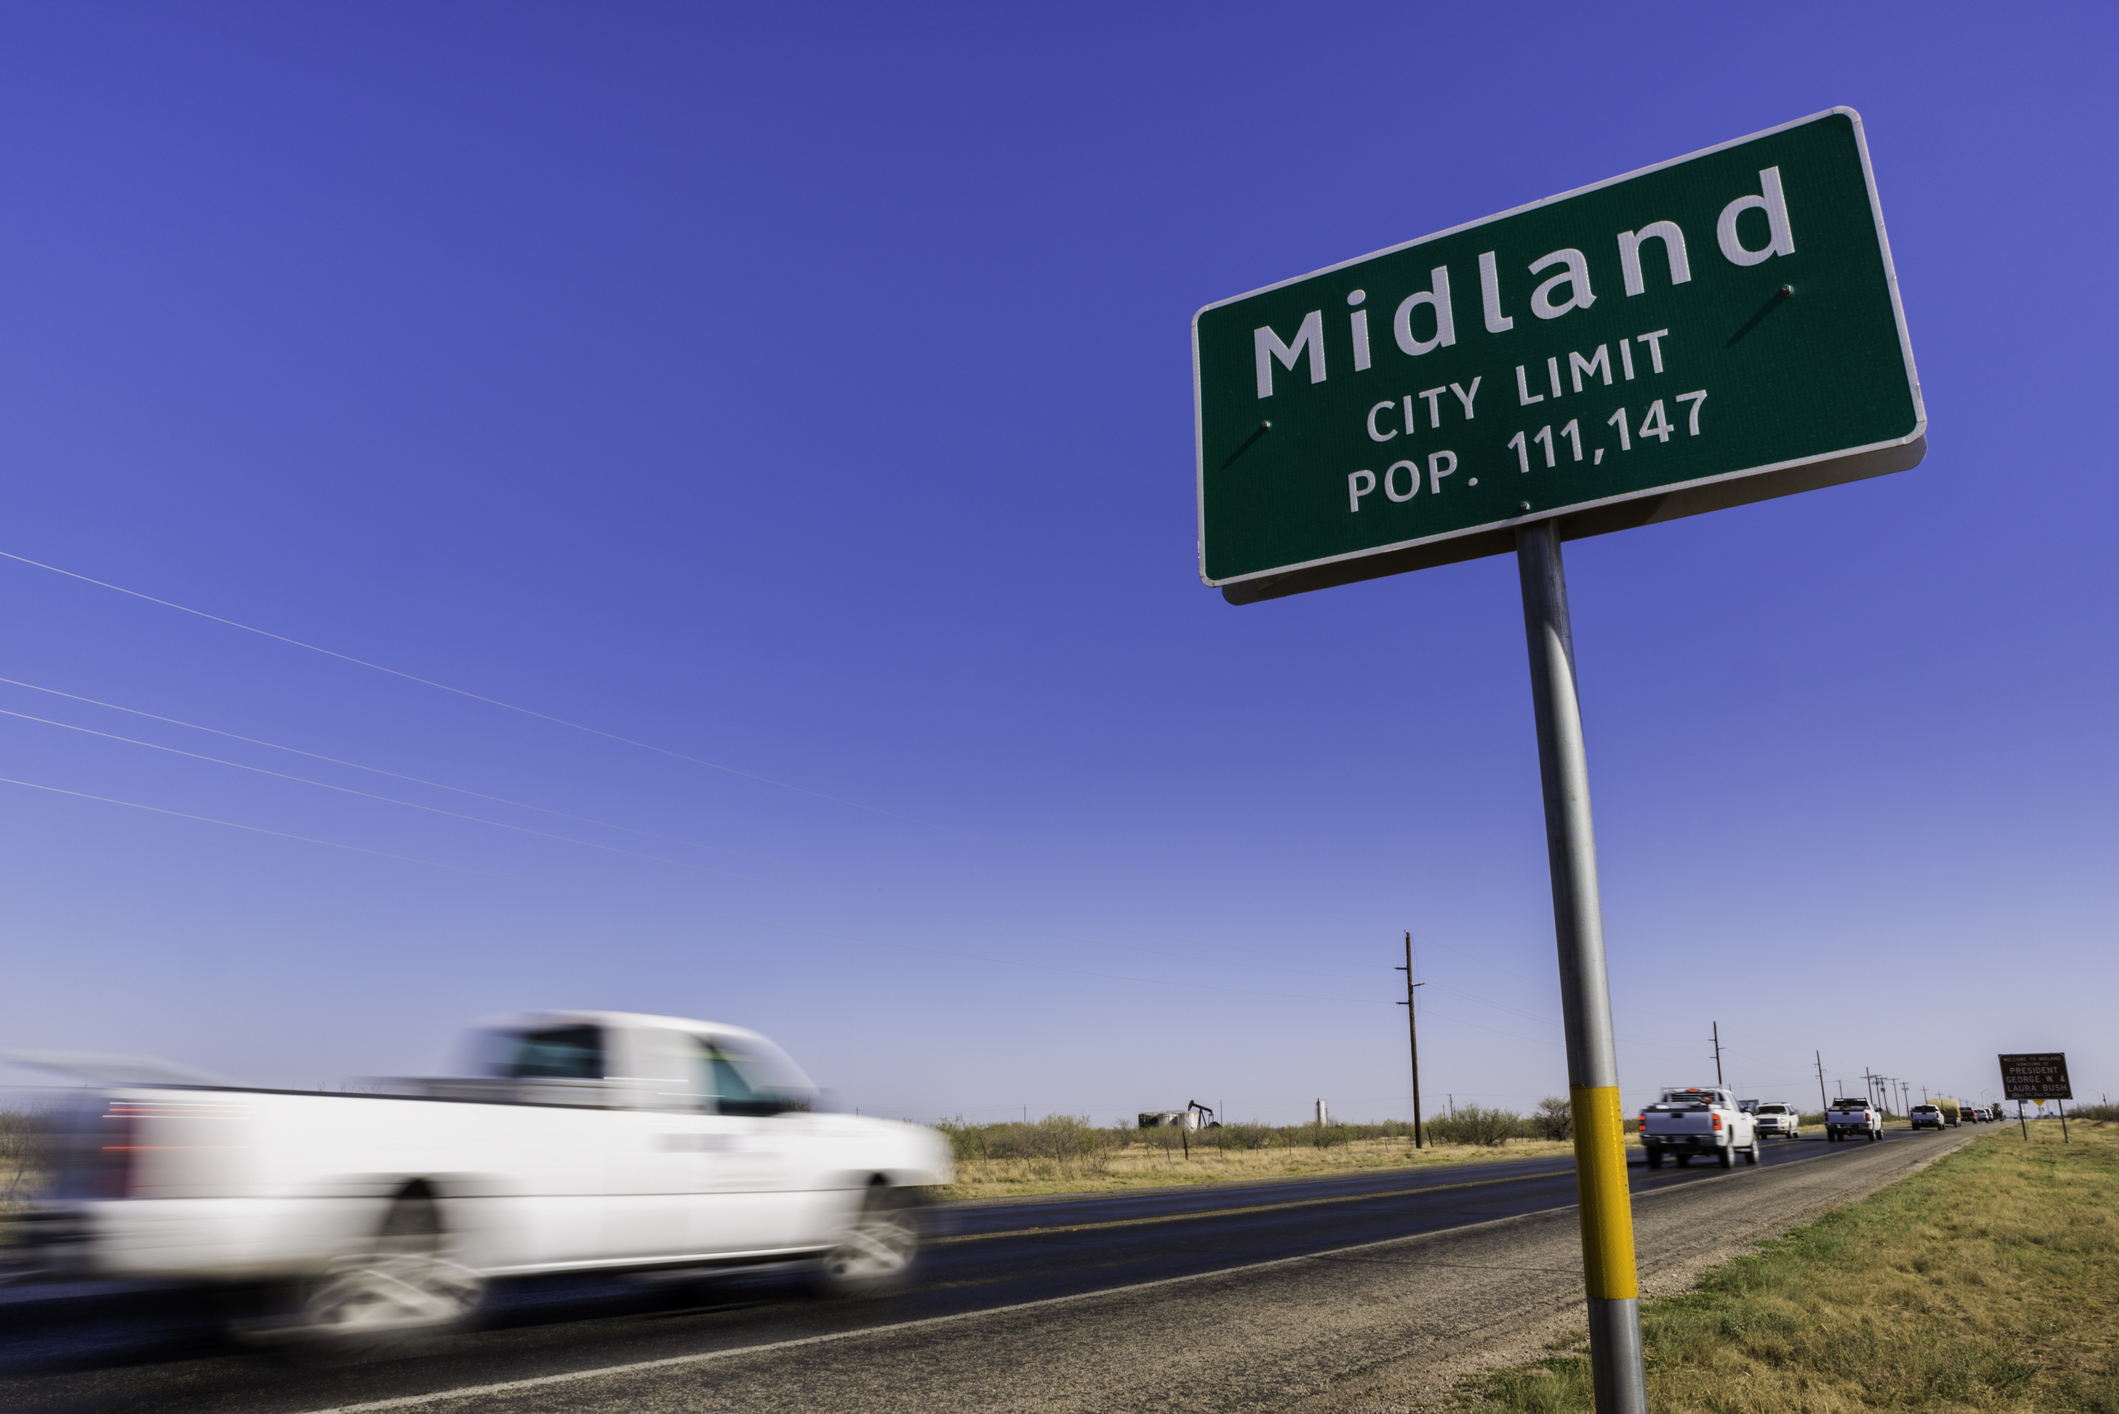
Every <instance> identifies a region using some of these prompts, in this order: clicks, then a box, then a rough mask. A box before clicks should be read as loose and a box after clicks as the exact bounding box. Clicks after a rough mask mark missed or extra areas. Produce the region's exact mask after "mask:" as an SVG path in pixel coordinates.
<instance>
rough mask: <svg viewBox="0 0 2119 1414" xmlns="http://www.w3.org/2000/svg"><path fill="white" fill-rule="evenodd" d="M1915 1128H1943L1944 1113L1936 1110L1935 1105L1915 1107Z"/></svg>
mask: <svg viewBox="0 0 2119 1414" xmlns="http://www.w3.org/2000/svg"><path fill="white" fill-rule="evenodd" d="M1913 1127H1914V1128H1915V1129H1940V1128H1942V1111H1941V1110H1938V1109H1936V1108H1935V1106H1933V1105H1915V1106H1914V1107H1913Z"/></svg>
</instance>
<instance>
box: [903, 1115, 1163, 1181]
mask: <svg viewBox="0 0 2119 1414" xmlns="http://www.w3.org/2000/svg"><path fill="white" fill-rule="evenodd" d="M934 1127H935V1129H936V1130H938V1131H939V1132H940V1133H941V1134H942V1135H943V1136H945V1137H946V1138H947V1139H948V1140H949V1147H950V1149H951V1151H952V1152H953V1153H954V1154H955V1155H956V1157H957V1159H958V1160H960V1161H964V1160H975V1159H1026V1160H1042V1161H1045V1162H1047V1163H1056V1164H1059V1165H1061V1166H1062V1167H1069V1168H1072V1167H1079V1166H1084V1165H1086V1166H1087V1167H1090V1168H1093V1169H1098V1170H1101V1169H1102V1168H1104V1167H1105V1166H1106V1165H1108V1164H1109V1163H1110V1161H1111V1156H1112V1155H1113V1154H1114V1153H1116V1152H1117V1151H1118V1150H1119V1149H1120V1148H1122V1147H1124V1145H1125V1142H1126V1140H1127V1138H1129V1137H1130V1135H1127V1134H1121V1133H1117V1132H1114V1131H1112V1130H1109V1129H1102V1128H1099V1127H1097V1126H1096V1125H1094V1124H1092V1123H1090V1121H1089V1118H1088V1116H1086V1115H1046V1116H1045V1117H1044V1118H1043V1119H1036V1120H1032V1121H1030V1122H1029V1123H1027V1124H1024V1123H1021V1122H1017V1121H1004V1122H1002V1123H999V1124H972V1123H969V1122H967V1121H966V1120H965V1119H964V1117H963V1116H962V1115H958V1116H957V1117H956V1118H955V1119H947V1120H942V1121H940V1122H938V1123H937V1124H936V1125H935V1126H934Z"/></svg>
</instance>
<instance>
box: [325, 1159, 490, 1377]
mask: <svg viewBox="0 0 2119 1414" xmlns="http://www.w3.org/2000/svg"><path fill="white" fill-rule="evenodd" d="M451 1248H452V1244H451V1242H450V1241H449V1235H448V1233H447V1231H446V1230H445V1229H444V1228H443V1226H442V1222H441V1213H440V1211H439V1209H438V1208H437V1206H436V1204H435V1202H434V1198H433V1196H432V1195H431V1194H428V1193H425V1192H420V1191H413V1192H408V1193H406V1194H405V1195H403V1196H401V1197H400V1198H398V1199H397V1201H396V1202H394V1203H392V1204H391V1205H390V1211H389V1213H388V1214H386V1215H385V1216H384V1218H383V1223H382V1228H381V1230H380V1231H378V1232H377V1234H376V1236H375V1237H374V1239H373V1240H371V1241H370V1242H368V1243H367V1244H365V1245H364V1246H363V1247H361V1248H360V1249H359V1250H358V1251H354V1252H349V1253H347V1254H345V1255H344V1256H342V1257H340V1258H339V1259H338V1260H336V1261H334V1262H333V1263H332V1264H331V1266H330V1267H328V1268H327V1269H326V1270H325V1271H324V1272H323V1274H322V1275H321V1276H319V1277H317V1278H316V1279H315V1280H314V1281H313V1282H312V1283H310V1285H309V1286H308V1287H307V1288H306V1289H304V1290H303V1291H302V1292H301V1293H300V1295H299V1302H298V1305H297V1307H296V1310H295V1312H294V1319H293V1322H292V1329H291V1332H290V1333H291V1334H293V1335H295V1336H296V1337H298V1338H300V1339H301V1340H303V1341H304V1342H306V1343H309V1344H312V1345H320V1346H325V1347H328V1348H331V1349H337V1350H344V1349H351V1348H375V1347H383V1346H389V1345H392V1344H396V1343H399V1342H402V1341H404V1340H407V1339H409V1338H412V1337H417V1336H431V1335H441V1334H446V1333H447V1332H449V1331H453V1330H457V1329H460V1328H461V1327H462V1326H463V1325H464V1324H465V1323H466V1322H468V1321H469V1320H470V1318H471V1315H472V1313H473V1312H475V1311H476V1310H477V1309H478V1306H479V1303H480V1302H482V1301H483V1300H484V1299H485V1293H486V1283H485V1279H484V1278H483V1277H481V1276H480V1275H479V1274H478V1273H476V1272H474V1271H472V1270H470V1269H469V1268H467V1267H463V1266H460V1265H458V1264H457V1263H456V1262H455V1261H453V1260H451V1257H452V1251H451Z"/></svg>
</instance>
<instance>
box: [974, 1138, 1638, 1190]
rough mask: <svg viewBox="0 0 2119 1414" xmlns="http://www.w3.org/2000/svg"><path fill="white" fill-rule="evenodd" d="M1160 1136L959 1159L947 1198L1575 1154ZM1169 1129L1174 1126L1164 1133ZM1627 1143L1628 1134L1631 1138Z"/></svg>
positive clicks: (1516, 1144)
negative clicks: (1076, 1155) (1049, 1152)
mask: <svg viewBox="0 0 2119 1414" xmlns="http://www.w3.org/2000/svg"><path fill="white" fill-rule="evenodd" d="M1145 1132H1146V1133H1148V1134H1151V1135H1157V1138H1156V1139H1155V1140H1153V1141H1151V1142H1137V1141H1136V1142H1132V1143H1129V1144H1127V1145H1126V1146H1125V1147H1123V1148H1117V1147H1115V1146H1114V1148H1113V1149H1111V1150H1110V1151H1109V1152H1107V1153H1103V1154H1100V1155H1098V1156H1096V1158H1095V1159H1093V1160H1089V1159H1084V1160H1081V1161H1075V1162H1069V1161H1066V1160H1059V1159H1045V1158H1009V1159H976V1158H973V1159H959V1160H958V1161H957V1181H956V1183H955V1184H953V1185H952V1186H950V1187H949V1188H946V1189H944V1190H942V1195H941V1196H944V1197H950V1198H997V1197H1002V1196H1016V1195H1029V1194H1035V1193H1102V1192H1116V1191H1119V1190H1123V1189H1128V1188H1150V1187H1156V1186H1160V1185H1169V1184H1182V1183H1221V1182H1233V1181H1240V1180H1243V1179H1265V1178H1291V1177H1297V1176H1300V1175H1303V1174H1326V1173H1353V1172H1358V1171H1360V1170H1364V1169H1387V1168H1400V1169H1413V1168H1428V1167H1433V1166H1436V1165H1440V1164H1473V1163H1492V1162H1495V1161H1497V1160H1502V1159H1535V1158H1545V1157H1552V1156H1567V1155H1572V1154H1573V1153H1574V1145H1573V1144H1572V1143H1556V1142H1553V1141H1550V1140H1539V1139H1510V1140H1508V1141H1507V1142H1505V1143H1503V1144H1500V1145H1494V1146H1485V1145H1469V1144H1448V1145H1430V1146H1428V1147H1427V1148H1424V1149H1419V1150H1415V1149H1414V1148H1413V1141H1412V1140H1411V1139H1410V1138H1390V1139H1355V1140H1350V1141H1348V1142H1346V1143H1340V1144H1333V1145H1331V1146H1329V1147H1325V1148H1319V1147H1317V1146H1315V1145H1304V1144H1295V1145H1274V1146H1272V1147H1269V1148H1256V1149H1240V1150H1231V1149H1214V1148H1209V1147H1207V1146H1206V1145H1204V1144H1201V1143H1198V1142H1194V1143H1193V1145H1192V1150H1191V1155H1190V1157H1189V1158H1187V1157H1186V1155H1185V1152H1184V1149H1183V1147H1182V1145H1181V1144H1180V1143H1179V1141H1177V1140H1176V1139H1175V1138H1174V1137H1172V1138H1171V1139H1170V1141H1169V1142H1170V1145H1171V1147H1170V1148H1169V1149H1167V1150H1166V1149H1165V1148H1164V1147H1163V1145H1162V1138H1161V1135H1160V1134H1158V1132H1157V1131H1154V1130H1149V1131H1145ZM1162 1133H1163V1134H1172V1135H1174V1131H1163V1132H1162ZM1628 1142H1629V1143H1630V1142H1632V1141H1631V1140H1629V1141H1628Z"/></svg>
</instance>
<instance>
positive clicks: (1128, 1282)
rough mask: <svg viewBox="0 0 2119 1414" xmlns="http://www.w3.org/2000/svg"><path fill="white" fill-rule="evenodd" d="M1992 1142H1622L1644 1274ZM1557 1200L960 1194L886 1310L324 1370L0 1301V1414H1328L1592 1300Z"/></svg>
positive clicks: (759, 1292)
mask: <svg viewBox="0 0 2119 1414" xmlns="http://www.w3.org/2000/svg"><path fill="white" fill-rule="evenodd" d="M1986 1132H1989V1131H1988V1129H1987V1128H1986V1127H1984V1126H1982V1127H1977V1128H1970V1127H1968V1128H1967V1129H1964V1130H1960V1131H1948V1132H1945V1133H1944V1134H1941V1135H1937V1134H1933V1133H1929V1134H1920V1135H1914V1134H1910V1133H1907V1132H1906V1131H1904V1130H1894V1131H1892V1132H1891V1133H1890V1134H1889V1135H1888V1137H1887V1138H1886V1139H1885V1140H1884V1141H1883V1142H1882V1143H1879V1144H1833V1145H1828V1144H1825V1143H1823V1142H1822V1141H1821V1140H1819V1139H1805V1140H1803V1141H1798V1142H1793V1143H1782V1144H1769V1145H1768V1146H1767V1147H1766V1153H1765V1160H1764V1163H1763V1164H1761V1165H1760V1166H1759V1167H1757V1168H1751V1167H1747V1166H1744V1165H1741V1164H1740V1165H1738V1167H1736V1168H1735V1169H1734V1170H1729V1171H1725V1170H1722V1169H1720V1168H1718V1167H1716V1166H1715V1165H1713V1164H1711V1163H1706V1164H1703V1163H1697V1162H1696V1163H1695V1164H1693V1165H1692V1166H1690V1167H1688V1168H1684V1169H1678V1168H1675V1167H1669V1166H1666V1167H1665V1168H1663V1169H1662V1170H1660V1171H1657V1172H1650V1171H1649V1170H1648V1169H1647V1168H1646V1167H1645V1165H1643V1164H1642V1163H1641V1161H1640V1159H1639V1157H1638V1156H1636V1157H1635V1159H1634V1165H1633V1172H1632V1174H1631V1181H1632V1186H1633V1192H1634V1195H1635V1208H1636V1223H1637V1226H1638V1227H1639V1229H1640V1242H1641V1249H1642V1266H1643V1271H1644V1273H1647V1274H1653V1273H1654V1272H1655V1271H1656V1270H1658V1269H1659V1265H1660V1267H1661V1268H1664V1269H1671V1268H1673V1266H1674V1264H1675V1265H1679V1266H1681V1265H1683V1264H1684V1263H1685V1262H1686V1261H1687V1260H1696V1259H1698V1258H1700V1256H1701V1254H1703V1253H1705V1254H1710V1255H1711V1254H1712V1253H1714V1252H1719V1251H1725V1250H1726V1249H1728V1248H1729V1247H1730V1246H1731V1245H1732V1243H1734V1244H1736V1245H1741V1243H1742V1242H1743V1241H1748V1240H1755V1238H1756V1237H1758V1236H1764V1235H1767V1233H1768V1232H1770V1231H1777V1230H1779V1229H1780V1228H1784V1227H1786V1226H1787V1225H1788V1224H1790V1223H1792V1222H1795V1221H1800V1220H1801V1219H1802V1218H1803V1217H1805V1216H1808V1215H1809V1214H1810V1213H1812V1212H1814V1211H1817V1210H1818V1209H1819V1208H1821V1207H1827V1206H1832V1205H1833V1204H1834V1203H1836V1202H1844V1201H1851V1199H1852V1198H1855V1197H1859V1196H1860V1195H1861V1194H1862V1193H1864V1192H1867V1191H1870V1190H1871V1189H1873V1188H1875V1187H1877V1186H1879V1185H1880V1184H1881V1183H1883V1182H1888V1181H1889V1180H1890V1178H1892V1177H1896V1176H1898V1175H1899V1174H1902V1173H1904V1172H1907V1171H1910V1169H1912V1168H1914V1167H1917V1166H1918V1165H1919V1164H1920V1163H1922V1162H1925V1161H1926V1160H1927V1159H1929V1158H1932V1157H1933V1156H1934V1155H1936V1154H1939V1153H1941V1152H1943V1151H1945V1150H1946V1149H1948V1148H1951V1147H1954V1146H1955V1144H1956V1143H1957V1142H1961V1141H1962V1140H1965V1139H1970V1138H1974V1137H1977V1136H1978V1135H1979V1134H1982V1133H1986ZM1573 1202H1574V1178H1573V1171H1572V1164H1571V1162H1570V1161H1568V1160H1566V1159H1558V1160H1553V1159H1546V1160H1533V1161H1523V1162H1512V1163H1488V1164H1474V1165H1464V1166H1451V1167H1448V1168H1443V1169H1434V1170H1425V1171H1422V1172H1419V1173H1417V1174H1416V1173H1409V1172H1406V1171H1403V1170H1400V1171H1395V1172H1393V1171H1384V1172H1369V1173H1362V1174H1357V1175H1353V1176H1347V1177H1330V1178H1313V1179H1301V1180H1291V1181H1283V1182H1270V1183H1255V1184H1241V1185H1215V1186H1209V1187H1201V1188H1192V1189H1180V1190H1164V1191H1156V1192H1145V1193H1142V1192H1135V1193H1126V1194H1114V1195H1091V1196H1076V1197H1063V1198H1046V1199H1029V1200H1021V1201H1009V1202H1003V1203H975V1204H966V1205H961V1206H957V1207H953V1208H949V1209H946V1210H943V1211H941V1212H940V1213H938V1214H937V1219H938V1221H937V1224H936V1226H937V1229H938V1231H937V1234H936V1238H935V1241H934V1245H933V1246H932V1248H931V1250H930V1253H929V1257H928V1260H927V1261H926V1263H925V1265H924V1268H923V1271H922V1273H921V1279H920V1281H919V1282H918V1284H917V1285H916V1286H915V1287H914V1288H913V1289H911V1290H909V1291H907V1292H905V1293H903V1294H901V1295H899V1296H896V1297H894V1298H892V1299H890V1300H888V1301H883V1302H873V1303H849V1304H836V1303H822V1302H817V1301H814V1300H811V1299H808V1298H807V1297H805V1296H804V1295H802V1294H801V1292H800V1290H799V1288H798V1285H797V1283H795V1282H794V1281H792V1280H789V1279H787V1278H785V1277H779V1276H775V1277H750V1278H741V1279H731V1280H725V1281H723V1282H721V1283H719V1284H712V1285H709V1284H704V1283H686V1284H668V1283H665V1284H659V1285H648V1284H642V1283H639V1282H633V1281H623V1280H614V1279H604V1280H594V1281H590V1280H582V1279H567V1280H547V1281H539V1282H529V1283H522V1284H519V1285H517V1286H515V1287H512V1288H510V1289H509V1290H507V1291H506V1292H505V1293H503V1294H502V1295H501V1298H500V1300H499V1302H498V1304H497V1309H496V1310H495V1312H494V1321H493V1323H492V1326H491V1328H489V1329H486V1330H482V1331H479V1332H477V1333H475V1334H470V1335H464V1336H457V1337H452V1338H450V1339H449V1340H447V1341H445V1342H440V1343H437V1344H436V1345H435V1346H434V1347H432V1348H431V1349H428V1350H425V1351H422V1352H419V1353H415V1354H412V1355H408V1356H404V1357H401V1358H396V1359H391V1360H377V1361H370V1362H366V1363H358V1364H349V1365H341V1366H336V1367H328V1368H325V1367H318V1366H315V1365H304V1364H300V1363H296V1362H293V1361H290V1360H288V1359H287V1358H285V1357H281V1356H274V1355H266V1354H260V1353H257V1352H252V1351H248V1350H240V1349H234V1348H231V1347H229V1346H228V1345H226V1344H225V1343H223V1342H222V1341H221V1340H220V1339H219V1338H218V1336H217V1335H216V1334H215V1328H214V1323H213V1322H212V1321H211V1320H210V1319H208V1315H209V1313H207V1312H206V1311H205V1310H204V1309H203V1308H202V1307H201V1306H200V1304H199V1302H198V1300H197V1298H195V1297H191V1296H188V1295H183V1294H176V1293H167V1292H153V1291H141V1290H136V1289H129V1288H118V1289H81V1290H78V1291H76V1292H75V1293H74V1294H73V1295H72V1296H71V1297H70V1298H69V1299H68V1300H65V1301H58V1302H54V1301H50V1300H31V1299H29V1295H28V1294H27V1293H19V1292H18V1293H5V1294H0V1321H4V1322H6V1331H7V1333H6V1335H5V1336H0V1414H33V1412H34V1414H44V1412H45V1411H66V1412H67V1414H76V1411H81V1412H83V1414H87V1412H89V1411H92V1414H119V1412H120V1411H132V1410H139V1411H149V1410H152V1411H156V1414H181V1411H194V1410H196V1411H208V1410H210V1411H214V1414H248V1411H256V1414H308V1411H319V1410H327V1409H328V1410H344V1409H349V1408H360V1407H362V1406H374V1405H377V1404H379V1403H381V1404H384V1405H385V1407H396V1408H420V1409H430V1410H434V1411H437V1414H441V1411H453V1410H478V1411H481V1414H484V1411H493V1410H509V1411H515V1410H524V1411H528V1410H539V1411H542V1410H589V1409H596V1410H603V1409H609V1410H612V1411H617V1410H621V1409H622V1410H626V1411H628V1414H631V1411H634V1410H641V1409H668V1410H684V1411H693V1410H720V1409H742V1410H755V1409H812V1408H826V1407H829V1408H833V1409H840V1410H844V1409H857V1410H866V1409H896V1408H904V1409H907V1410H913V1409H918V1410H921V1411H923V1414H925V1411H930V1410H934V1409H948V1408H959V1407H961V1408H966V1409H970V1408H977V1409H980V1410H982V1411H985V1410H991V1409H995V1408H1016V1407H1020V1408H1024V1409H1033V1408H1034V1409H1040V1410H1045V1409H1054V1408H1082V1409H1085V1410H1086V1409H1112V1408H1130V1407H1141V1408H1151V1407H1152V1408H1158V1409H1164V1408H1203V1409H1204V1408H1216V1409H1219V1408H1251V1409H1255V1408H1275V1407H1293V1406H1294V1405H1296V1404H1297V1403H1301V1404H1304V1405H1315V1401H1317V1400H1319V1399H1324V1400H1326V1401H1327V1403H1326V1404H1324V1405H1316V1406H1315V1407H1319V1408H1324V1407H1331V1406H1330V1405H1329V1400H1330V1398H1331V1397H1332V1395H1333V1392H1334V1391H1335V1390H1337V1391H1338V1392H1339V1393H1340V1394H1345V1393H1346V1392H1347V1391H1348V1390H1352V1389H1355V1388H1359V1387H1364V1386H1365V1385H1367V1386H1375V1387H1376V1388H1378V1389H1385V1388H1399V1387H1401V1386H1405V1385H1406V1378H1405V1377H1397V1378H1396V1385H1393V1384H1392V1381H1393V1379H1394V1376H1393V1375H1392V1371H1393V1370H1394V1369H1395V1368H1398V1367H1400V1366H1410V1367H1413V1368H1415V1370H1416V1377H1412V1378H1413V1383H1414V1384H1419V1383H1420V1382H1421V1379H1423V1378H1429V1377H1433V1376H1435V1375H1436V1374H1437V1372H1438V1371H1441V1370H1443V1368H1444V1367H1445V1366H1450V1365H1451V1364H1452V1362H1453V1361H1454V1362H1457V1363H1461V1360H1462V1358H1463V1357H1464V1356H1465V1355H1466V1354H1467V1352H1472V1351H1475V1350H1476V1349H1478V1348H1481V1347H1482V1342H1483V1343H1484V1344H1485V1345H1492V1344H1494V1343H1495V1342H1497V1341H1505V1340H1506V1339H1507V1338H1508V1337H1509V1336H1510V1335H1511V1334H1512V1333H1520V1332H1522V1331H1525V1330H1529V1329H1531V1328H1533V1327H1536V1326H1538V1325H1539V1323H1541V1322H1547V1323H1549V1322H1550V1321H1551V1320H1554V1319H1558V1318H1562V1317H1564V1316H1565V1315H1566V1313H1567V1312H1568V1311H1570V1310H1571V1309H1572V1307H1573V1305H1574V1304H1575V1303H1577V1302H1578V1301H1579V1295H1580V1256H1579V1247H1578V1245H1577V1238H1576V1235H1575V1216H1574V1212H1573V1209H1572V1204H1573ZM1776 1224H1777V1226H1776ZM1429 1347H1432V1348H1433V1353H1431V1354H1428V1355H1423V1354H1422V1353H1421V1352H1422V1351H1423V1349H1427V1348H1429ZM1445 1354H1446V1356H1447V1358H1443V1356H1444V1355H1445ZM1400 1373H1401V1376H1402V1375H1403V1371H1401V1372H1400ZM1429 1382H1430V1383H1431V1382H1432V1379H1431V1378H1429ZM1403 1392H1404V1391H1403V1389H1402V1388H1400V1389H1399V1393H1400V1395H1402V1394H1403ZM1373 1407H1378V1408H1381V1407H1385V1406H1373Z"/></svg>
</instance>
